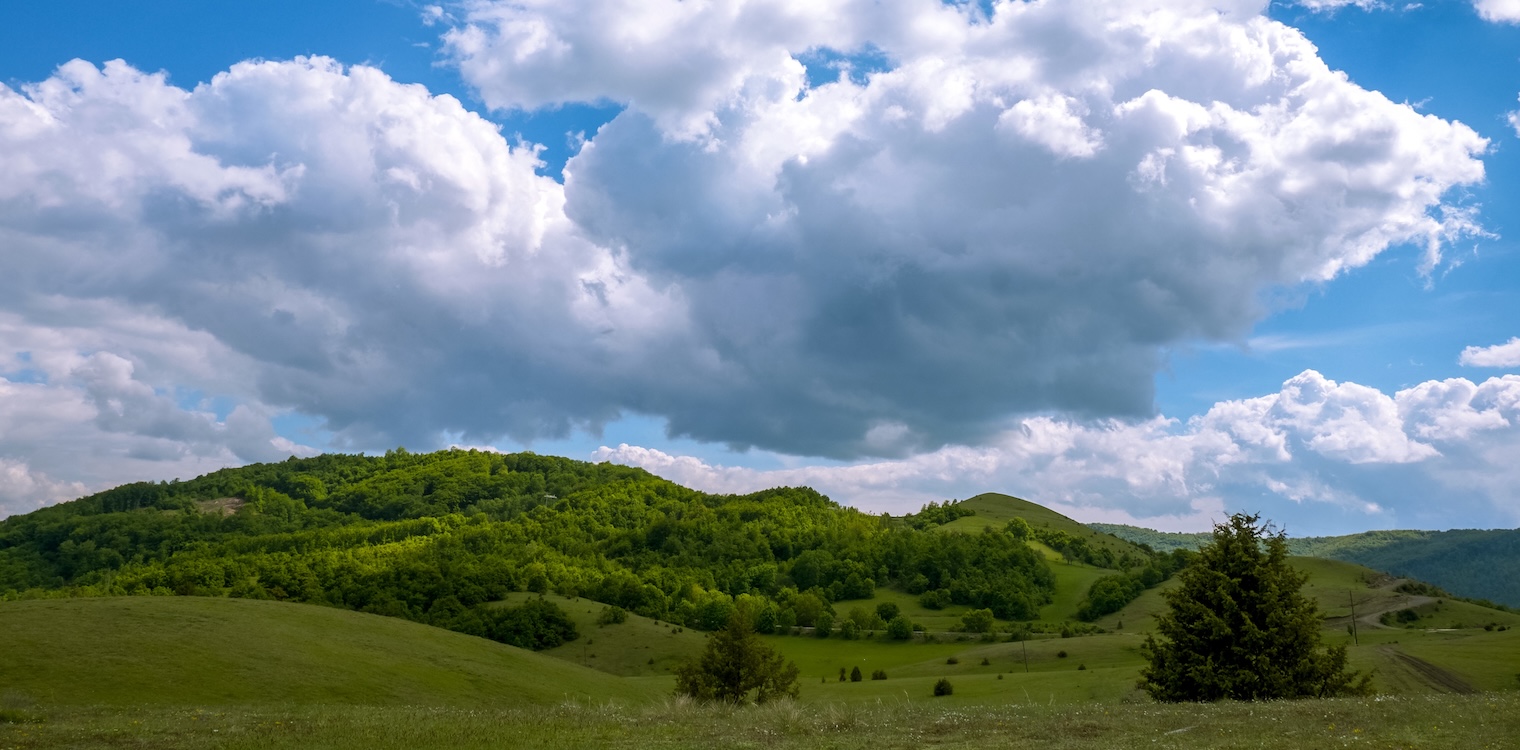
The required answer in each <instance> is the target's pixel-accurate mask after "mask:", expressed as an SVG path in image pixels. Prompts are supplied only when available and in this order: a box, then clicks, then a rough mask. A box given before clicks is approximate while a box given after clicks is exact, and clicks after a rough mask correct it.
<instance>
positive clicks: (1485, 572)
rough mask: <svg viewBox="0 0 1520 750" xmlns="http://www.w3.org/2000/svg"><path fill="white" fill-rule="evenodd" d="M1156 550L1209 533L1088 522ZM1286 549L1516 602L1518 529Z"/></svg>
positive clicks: (1408, 534) (1340, 539) (1388, 536)
mask: <svg viewBox="0 0 1520 750" xmlns="http://www.w3.org/2000/svg"><path fill="white" fill-rule="evenodd" d="M1090 525H1091V526H1092V528H1094V529H1097V530H1098V531H1102V532H1105V533H1109V534H1113V535H1114V536H1117V537H1119V538H1121V539H1127V540H1129V541H1131V542H1136V543H1140V544H1145V545H1148V546H1150V547H1152V548H1154V549H1156V550H1159V551H1163V552H1164V551H1168V550H1173V549H1197V548H1198V547H1199V545H1201V544H1203V543H1205V542H1207V541H1208V540H1209V539H1210V538H1211V535H1209V534H1177V533H1169V532H1162V531H1153V530H1151V529H1143V528H1139V527H1135V526H1123V525H1119V524H1104V523H1095V524H1090ZM1288 550H1289V552H1291V553H1292V554H1295V555H1302V556H1305V557H1324V558H1329V559H1333V560H1344V561H1346V562H1354V563H1357V564H1358V565H1365V566H1367V567H1369V568H1372V569H1374V570H1381V571H1386V572H1388V573H1392V574H1394V575H1398V576H1408V577H1411V578H1418V579H1420V580H1422V581H1428V582H1430V583H1433V584H1435V585H1437V586H1440V587H1441V588H1444V589H1446V590H1448V591H1450V592H1451V593H1453V594H1456V595H1458V596H1464V597H1473V598H1477V599H1485V600H1488V601H1492V602H1498V603H1499V604H1504V605H1507V606H1510V607H1520V576H1516V575H1513V574H1511V572H1512V571H1517V570H1520V529H1492V530H1487V529H1455V530H1452V531H1367V532H1363V533H1360V534H1348V535H1346V536H1322V537H1300V538H1290V539H1289V540H1288Z"/></svg>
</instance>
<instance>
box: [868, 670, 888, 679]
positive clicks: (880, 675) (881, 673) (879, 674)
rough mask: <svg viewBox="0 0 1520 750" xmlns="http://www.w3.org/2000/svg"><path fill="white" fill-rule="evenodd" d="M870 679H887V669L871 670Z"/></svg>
mask: <svg viewBox="0 0 1520 750" xmlns="http://www.w3.org/2000/svg"><path fill="white" fill-rule="evenodd" d="M871 679H873V680H885V679H887V670H885V669H878V670H876V671H874V672H872V673H871Z"/></svg>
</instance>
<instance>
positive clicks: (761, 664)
mask: <svg viewBox="0 0 1520 750" xmlns="http://www.w3.org/2000/svg"><path fill="white" fill-rule="evenodd" d="M797 674H798V670H797V665H796V664H794V663H792V662H789V661H783V659H782V658H781V654H780V653H778V652H777V651H776V650H775V649H773V648H771V647H770V646H767V645H765V644H764V643H763V642H761V640H760V638H759V636H757V635H755V627H754V616H753V615H752V614H751V613H749V612H746V611H744V610H743V609H736V610H734V612H733V614H732V615H730V616H729V618H728V625H727V626H726V627H724V628H722V629H720V630H716V631H714V632H713V633H712V635H710V636H708V639H707V650H706V651H704V652H702V655H701V656H699V657H697V658H696V659H694V660H692V661H688V662H686V663H684V664H682V665H681V666H680V667H678V668H677V669H676V693H677V694H678V695H689V696H691V697H692V698H695V699H697V700H699V701H710V702H719V703H745V702H748V701H749V700H751V697H750V696H751V693H753V695H754V697H753V700H754V702H756V703H765V702H766V701H769V700H774V699H777V698H795V697H797Z"/></svg>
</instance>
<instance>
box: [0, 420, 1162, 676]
mask: <svg viewBox="0 0 1520 750" xmlns="http://www.w3.org/2000/svg"><path fill="white" fill-rule="evenodd" d="M958 513H961V511H957V510H956V509H955V508H954V507H953V506H952V505H950V504H945V505H935V504H931V505H930V506H929V507H926V508H925V509H924V512H922V513H919V514H913V515H909V516H906V517H900V518H893V517H890V516H886V515H881V516H874V515H870V514H866V513H862V512H859V511H857V510H854V509H851V508H845V507H841V506H839V505H838V504H836V503H834V502H832V501H830V500H829V499H828V498H826V497H824V496H822V495H820V494H818V493H817V492H814V491H813V490H810V489H802V488H779V489H772V490H766V491H763V492H757V493H753V494H748V495H711V494H706V493H702V492H697V491H695V490H691V489H687V488H684V487H681V486H679V485H677V484H674V483H671V482H668V481H665V480H663V479H660V478H658V477H655V476H653V475H651V474H649V473H647V472H645V471H643V470H640V469H635V468H629V467H624V466H616V465H611V464H590V463H585V462H580V461H573V460H569V459H564V458H555V457H549V456H540V455H535V454H531V453H521V454H499V453H491V452H479V451H464V450H449V451H441V452H437V453H431V454H413V453H408V452H407V451H405V450H400V449H398V450H395V451H391V452H389V453H387V454H386V455H384V456H357V455H323V456H318V457H315V458H308V459H291V460H288V461H285V462H281V463H273V464H256V465H252V466H247V467H243V468H237V469H225V470H222V471H218V472H214V473H211V474H208V475H205V476H202V477H199V478H196V479H193V480H189V481H182V482H181V481H176V482H167V483H138V484H130V485H124V486H122V487H118V488H115V489H112V490H109V491H106V492H101V493H98V494H95V495H91V496H89V497H85V498H81V499H79V500H76V501H73V502H69V503H64V504H61V505H57V506H53V507H49V508H44V509H42V510H39V511H36V512H33V513H30V514H27V515H24V516H15V517H11V518H8V519H5V520H4V521H0V598H17V597H28V596H50V595H83V596H92V595H116V594H133V595H144V594H160V595H168V594H179V595H206V596H235V597H247V598H271V599H282V600H293V601H302V602H312V603H318V604H326V605H331V606H338V607H345V608H351V609H356V610H361V611H365V612H373V613H378V614H384V615H391V616H396V617H403V618H407V619H411V620H417V621H421V622H427V623H431V624H435V625H439V626H442V627H447V628H450V629H454V630H458V631H462V632H467V633H472V634H476V635H483V636H487V637H492V638H496V639H498V640H504V641H507V642H514V643H519V645H529V646H538V645H543V639H548V642H550V643H553V642H557V641H556V639H559V640H563V639H567V638H573V637H574V634H573V632H565V631H564V630H563V628H562V627H561V625H562V624H561V623H558V622H557V621H556V620H555V617H554V613H552V612H547V611H543V610H542V609H534V608H532V607H529V608H526V609H524V608H518V609H516V610H504V609H501V608H494V607H491V606H488V605H489V604H490V603H491V602H493V601H496V600H499V599H501V598H502V597H503V595H505V594H506V593H508V592H512V591H537V592H549V591H553V592H557V593H559V594H564V595H569V596H580V597H586V598H589V599H593V600H596V601H598V602H603V603H605V604H607V605H611V606H615V607H619V608H622V609H625V610H627V611H631V612H635V613H638V614H641V615H645V616H648V617H654V618H659V619H662V620H667V621H670V622H673V623H677V624H682V625H685V626H688V627H693V628H699V629H704V630H711V629H714V628H717V627H719V626H721V625H722V624H723V623H724V622H726V620H727V618H728V615H729V613H730V612H731V611H732V610H733V608H734V606H735V603H736V601H738V600H740V599H741V598H745V597H748V598H750V599H753V600H754V602H753V603H754V604H755V607H754V608H753V609H754V611H756V612H758V613H760V615H761V619H760V622H758V623H757V624H758V625H759V626H760V627H762V628H763V629H764V628H779V627H787V626H793V625H800V626H808V625H812V624H813V622H814V621H815V620H816V619H818V618H819V617H821V616H824V615H827V614H830V613H832V612H833V607H834V603H835V602H838V601H843V600H851V599H868V598H871V597H872V596H873V594H874V592H875V589H876V588H877V587H880V586H889V585H890V586H895V587H898V588H900V589H903V590H912V591H931V592H939V593H940V594H941V595H942V596H943V598H944V599H945V600H946V601H947V602H950V603H955V604H966V605H971V606H974V607H977V608H984V609H988V610H991V611H992V613H993V614H994V615H995V616H996V617H998V618H1000V619H1004V620H1031V619H1034V618H1036V617H1037V616H1038V611H1039V608H1040V607H1041V606H1042V605H1043V604H1045V603H1046V602H1048V601H1049V600H1050V598H1051V594H1052V592H1053V590H1054V579H1053V577H1052V574H1051V572H1050V569H1049V568H1048V567H1047V565H1046V563H1045V562H1044V561H1043V559H1042V558H1041V557H1040V556H1039V555H1037V554H1036V553H1035V552H1034V551H1033V550H1032V549H1031V548H1030V546H1029V545H1028V544H1026V543H1025V541H1024V536H1026V535H1027V534H1028V533H1029V531H1028V529H1027V527H1025V528H1019V527H1018V525H1017V524H1009V525H1008V527H1007V528H989V529H986V530H984V531H981V532H979V533H973V534H965V533H943V532H939V531H936V530H935V529H936V527H937V526H939V525H940V524H943V523H946V522H947V521H949V520H953V519H954V518H956V517H958ZM1051 541H1054V542H1059V541H1060V540H1055V539H1053V540H1051ZM1071 551H1072V552H1073V553H1076V552H1079V550H1077V549H1076V548H1075V547H1074V548H1073V549H1072V550H1071ZM1126 563H1129V564H1132V565H1135V566H1136V569H1135V571H1133V572H1132V576H1133V577H1134V580H1136V581H1140V580H1143V581H1144V582H1145V583H1150V582H1151V581H1152V580H1153V579H1154V577H1155V573H1145V572H1144V570H1145V569H1147V568H1148V567H1156V566H1154V565H1149V561H1143V560H1135V561H1126ZM1170 567H1172V566H1171V565H1169V564H1165V563H1163V564H1161V565H1160V567H1159V568H1158V571H1159V572H1162V573H1166V574H1169V573H1170V570H1169V569H1167V568H1170ZM1163 569H1164V570H1163ZM1124 588H1125V592H1124V593H1129V591H1128V589H1130V588H1133V584H1131V585H1127V586H1125V587H1124Z"/></svg>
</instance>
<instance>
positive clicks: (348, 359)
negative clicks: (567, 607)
mask: <svg viewBox="0 0 1520 750" xmlns="http://www.w3.org/2000/svg"><path fill="white" fill-rule="evenodd" d="M582 5H584V6H585V7H582ZM3 13H4V20H5V23H3V24H0V83H3V84H4V85H5V86H6V88H5V89H4V90H0V94H4V95H5V98H3V99H0V167H4V168H6V172H5V173H6V174H9V175H11V176H10V177H9V178H8V180H7V182H8V183H9V185H0V270H4V271H6V272H7V273H5V274H4V276H6V277H7V279H8V280H7V281H5V282H4V284H3V287H0V296H3V297H6V299H8V300H9V301H8V302H6V303H4V304H3V305H0V378H3V380H0V516H3V515H5V514H8V513H17V512H25V511H26V510H28V509H31V508H34V507H38V506H40V505H44V504H48V503H51V502H58V501H61V500H65V499H68V498H70V497H75V496H78V495H79V494H83V493H84V492H88V491H92V490H96V489H100V488H103V487H106V486H111V485H114V484H117V483H121V482H125V481H133V480H138V479H164V478H171V477H175V476H190V475H194V474H198V473H201V472H203V471H208V470H211V469H214V468H217V467H219V466H225V465H237V464H241V463H247V462H250V461H261V460H279V459H280V458H281V457H283V456H287V455H292V454H295V455H307V454H310V453H313V452H320V451H323V450H345V451H371V452H375V451H383V450H385V449H386V448H388V447H392V446H394V445H398V444H405V445H406V446H407V447H409V448H412V449H416V450H421V449H432V448H438V447H446V446H448V445H464V446H480V447H486V446H490V447H494V448H497V449H502V450H520V449H524V448H530V449H532V450H535V451H539V452H545V453H556V454H562V455H568V456H571V457H575V458H585V459H596V460H614V461H620V462H625V463H632V464H637V465H642V466H645V467H646V468H649V469H650V470H652V471H655V472H656V473H660V474H662V475H665V476H668V477H670V478H672V479H675V480H677V481H682V482H685V483H688V484H691V485H693V486H699V487H702V488H705V489H710V490H714V491H748V490H752V489H757V488H760V487H765V486H771V485H774V484H781V483H788V484H796V483H807V484H812V485H815V486H817V487H819V488H820V489H821V490H823V491H825V492H827V493H829V494H830V495H831V496H833V497H835V498H836V499H839V500H841V501H844V502H848V503H851V504H855V505H858V506H860V507H866V508H870V509H873V510H891V511H893V512H902V511H905V510H910V509H913V508H916V507H917V506H918V505H920V504H922V503H923V502H926V501H928V500H935V499H944V498H950V497H965V496H968V495H970V494H975V493H976V492H980V491H986V490H996V491H1003V492H1010V493H1013V494H1018V495H1021V496H1025V497H1029V498H1030V499H1033V500H1036V501H1040V502H1045V503H1049V504H1051V505H1053V506H1055V507H1057V508H1059V509H1061V510H1063V511H1065V512H1067V513H1069V514H1071V515H1073V516H1075V517H1077V518H1081V519H1083V520H1106V521H1121V522H1135V523H1142V524H1147V525H1152V526H1157V527H1163V528H1175V529H1199V528H1206V527H1207V525H1208V523H1209V521H1210V519H1215V518H1218V517H1220V516H1221V515H1222V514H1223V513H1224V512H1227V511H1231V510H1237V509H1244V510H1251V511H1257V512H1261V513H1263V514H1264V515H1266V516H1268V517H1271V518H1274V519H1277V520H1279V521H1280V522H1282V523H1285V524H1286V525H1287V526H1288V528H1289V530H1290V531H1291V532H1293V533H1303V534H1310V533H1344V532H1350V531H1356V530H1362V529H1368V528H1391V527H1406V528H1407V527H1417V528H1452V527H1470V526H1479V527H1493V526H1503V527H1513V526H1515V525H1520V474H1517V473H1516V472H1517V469H1516V467H1515V466H1513V464H1514V462H1513V461H1512V460H1511V459H1510V458H1508V457H1511V456H1514V455H1520V377H1517V376H1516V375H1515V373H1520V344H1514V345H1510V344H1509V342H1511V341H1512V339H1514V338H1515V337H1517V336H1520V323H1517V322H1516V321H1520V252H1517V245H1516V240H1515V239H1513V238H1514V237H1517V236H1520V204H1517V202H1516V201H1515V200H1513V198H1512V196H1514V195H1516V189H1517V188H1520V158H1517V156H1516V153H1517V150H1520V125H1517V124H1516V121H1517V118H1520V115H1514V114H1512V113H1515V112H1516V111H1517V110H1520V102H1517V96H1520V7H1515V6H1514V3H1513V2H1507V1H1506V0H1475V2H1465V1H1463V2H1458V1H1455V0H1452V1H1448V2H1434V3H1425V4H1422V5H1415V4H1405V5H1392V4H1382V3H1370V2H1367V3H1348V2H1338V1H1335V0H1329V1H1327V0H1315V1H1313V2H1304V3H1286V4H1284V3H1277V4H1273V5H1271V6H1269V7H1268V6H1265V5H1263V4H1262V3H1259V2H1248V1H1245V0H1237V1H1232V2H1195V1H1194V0H1147V1H1146V2H1139V3H1110V2H1106V1H1104V0H1091V1H1089V2H1076V3H1064V4H1052V3H1031V4H1027V5H1025V4H1011V5H1004V4H995V3H994V4H988V5H986V6H985V7H982V8H981V9H976V8H969V7H961V6H952V5H941V4H938V3H935V2H928V1H927V0H922V1H921V0H904V1H903V2H900V3H890V4H886V5H872V4H870V3H856V2H846V1H841V2H837V3H819V4H816V7H812V8H806V9H798V8H789V7H788V6H786V4H784V3H773V2H766V1H763V0H756V1H754V2H748V3H742V4H704V3H687V4H684V5H682V4H676V3H662V2H655V3H626V4H623V3H576V2H560V3H539V2H527V3H520V4H519V3H504V2H497V0H477V1H474V2H468V3H460V4H452V5H451V4H444V5H438V6H434V5H429V4H419V3H407V2H372V3H371V2H342V3H339V2H303V3H293V2H260V3H252V2H228V3H214V4H208V3H200V2H189V1H188V0H185V1H175V2H154V3H121V2H69V3H47V4H44V3H26V4H20V5H18V6H16V7H9V8H7V9H6V10H5V11H3ZM1116 30H1120V31H1116ZM1121 31H1122V33H1121ZM116 60H120V61H121V63H112V62H111V61H116ZM71 61H78V62H71ZM1342 74H1344V77H1342ZM445 96H446V97H452V99H448V98H440V97H445ZM1464 352H1467V354H1466V355H1464Z"/></svg>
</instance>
